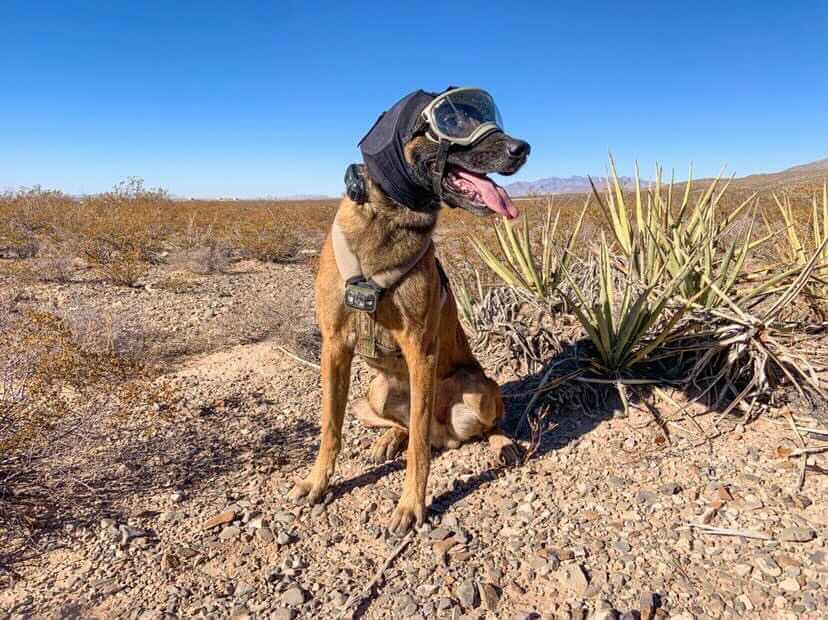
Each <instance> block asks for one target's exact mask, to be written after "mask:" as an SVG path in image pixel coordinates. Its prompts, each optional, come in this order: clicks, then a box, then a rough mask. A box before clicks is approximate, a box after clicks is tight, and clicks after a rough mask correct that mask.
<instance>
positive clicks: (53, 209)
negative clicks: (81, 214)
mask: <svg viewBox="0 0 828 620" xmlns="http://www.w3.org/2000/svg"><path fill="white" fill-rule="evenodd" d="M71 202H72V201H71V199H70V198H69V197H67V196H65V195H64V194H62V193H61V192H57V191H50V190H44V189H42V188H40V187H34V188H31V189H23V190H20V191H19V192H16V193H9V194H5V195H3V196H0V256H3V255H5V257H6V258H23V259H25V258H32V257H34V256H37V255H38V253H39V252H40V249H41V247H42V246H43V244H44V241H46V240H48V239H49V238H50V237H52V236H53V235H54V234H55V222H56V219H57V217H58V216H59V214H60V213H61V212H62V211H63V210H64V209H65V208H66V207H67V205H69V204H71Z"/></svg>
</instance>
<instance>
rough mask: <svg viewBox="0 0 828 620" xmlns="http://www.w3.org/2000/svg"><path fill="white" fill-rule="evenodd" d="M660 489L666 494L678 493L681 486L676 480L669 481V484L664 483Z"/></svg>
mask: <svg viewBox="0 0 828 620" xmlns="http://www.w3.org/2000/svg"><path fill="white" fill-rule="evenodd" d="M658 490H659V491H661V493H663V494H664V495H676V494H677V493H680V492H681V486H680V485H679V484H678V483H676V482H668V483H667V484H662V485H661V486H660V487H659V489H658Z"/></svg>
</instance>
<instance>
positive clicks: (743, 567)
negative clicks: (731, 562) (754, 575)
mask: <svg viewBox="0 0 828 620" xmlns="http://www.w3.org/2000/svg"><path fill="white" fill-rule="evenodd" d="M752 570H753V567H752V566H751V565H750V564H736V565H735V566H734V567H733V572H735V573H736V574H737V575H738V576H739V577H747V576H748V575H750V573H751V571H752Z"/></svg>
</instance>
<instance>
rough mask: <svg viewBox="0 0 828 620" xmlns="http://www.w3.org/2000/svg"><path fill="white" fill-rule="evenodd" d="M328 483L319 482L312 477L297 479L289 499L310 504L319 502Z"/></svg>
mask: <svg viewBox="0 0 828 620" xmlns="http://www.w3.org/2000/svg"><path fill="white" fill-rule="evenodd" d="M327 488H328V485H327V484H324V483H321V482H318V481H316V480H314V479H312V478H310V477H308V478H305V479H304V480H297V481H296V482H295V483H294V485H293V488H292V489H291V491H290V493H288V499H290V500H293V501H294V502H300V501H303V500H304V501H305V502H306V503H307V504H308V505H310V506H313V505H314V504H317V503H319V501H320V500H321V499H322V496H323V495H325V491H326V490H327Z"/></svg>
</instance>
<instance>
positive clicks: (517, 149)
mask: <svg viewBox="0 0 828 620" xmlns="http://www.w3.org/2000/svg"><path fill="white" fill-rule="evenodd" d="M531 149H532V147H530V146H529V143H528V142H524V141H523V140H515V139H511V140H509V143H508V144H507V145H506V150H507V151H508V152H509V156H510V157H515V158H518V157H526V156H527V155H529V151H530V150H531Z"/></svg>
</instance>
